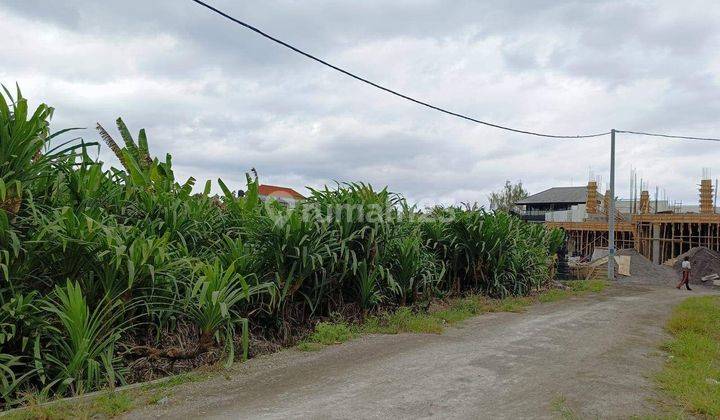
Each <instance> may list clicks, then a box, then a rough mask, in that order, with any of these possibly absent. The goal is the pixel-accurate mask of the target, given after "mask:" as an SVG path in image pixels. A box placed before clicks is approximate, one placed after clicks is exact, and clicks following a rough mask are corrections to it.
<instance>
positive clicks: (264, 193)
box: [258, 185, 305, 207]
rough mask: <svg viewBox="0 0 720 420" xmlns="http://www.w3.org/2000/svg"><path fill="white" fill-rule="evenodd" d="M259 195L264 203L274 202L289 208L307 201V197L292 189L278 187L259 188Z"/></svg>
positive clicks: (261, 186)
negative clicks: (299, 202)
mask: <svg viewBox="0 0 720 420" xmlns="http://www.w3.org/2000/svg"><path fill="white" fill-rule="evenodd" d="M258 195H259V196H260V200H261V201H263V202H265V201H269V200H274V201H277V202H279V203H281V204H284V205H286V206H289V207H293V206H294V205H295V204H297V202H298V201H302V200H305V196H303V195H302V194H300V193H299V192H297V191H295V190H293V189H292V188H288V187H279V186H277V185H260V186H258Z"/></svg>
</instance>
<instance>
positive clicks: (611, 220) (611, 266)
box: [607, 128, 615, 280]
mask: <svg viewBox="0 0 720 420" xmlns="http://www.w3.org/2000/svg"><path fill="white" fill-rule="evenodd" d="M608 202H609V203H610V211H608V270H607V272H608V280H615V129H614V128H613V129H612V130H610V198H609V201H608Z"/></svg>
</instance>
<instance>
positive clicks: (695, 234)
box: [545, 174, 720, 264]
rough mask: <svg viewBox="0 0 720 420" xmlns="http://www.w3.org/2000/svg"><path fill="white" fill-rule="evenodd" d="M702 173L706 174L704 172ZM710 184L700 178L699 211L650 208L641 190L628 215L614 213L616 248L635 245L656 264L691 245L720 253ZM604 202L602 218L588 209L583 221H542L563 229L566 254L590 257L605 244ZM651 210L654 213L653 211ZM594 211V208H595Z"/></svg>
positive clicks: (590, 194) (719, 228) (719, 216)
mask: <svg viewBox="0 0 720 420" xmlns="http://www.w3.org/2000/svg"><path fill="white" fill-rule="evenodd" d="M704 175H705V174H704ZM593 184H594V182H590V183H588V207H590V202H591V198H592V199H593V200H592V202H595V200H594V199H595V197H596V193H595V194H593V190H594V189H596V188H597V187H596V185H593ZM715 192H716V188H713V183H712V181H711V180H710V179H703V180H702V181H701V183H700V200H699V201H700V211H699V213H677V212H674V210H679V209H672V210H669V211H667V212H658V211H657V210H658V209H657V198H656V204H655V209H651V206H650V195H649V193H648V191H641V193H640V200H639V203H638V204H639V205H638V206H631V208H630V214H629V215H626V216H629V217H623V216H621V215H620V214H619V213H618V214H616V215H615V217H616V220H617V222H616V226H615V244H616V247H617V249H627V248H634V249H636V250H637V251H638V252H639V253H640V254H642V255H644V256H645V257H647V258H648V259H649V260H651V261H653V262H654V263H656V264H662V263H664V262H666V261H668V260H671V259H674V258H677V257H678V256H679V255H681V254H683V253H685V252H687V251H688V250H690V249H691V248H693V247H706V248H709V249H711V250H714V251H718V252H720V214H717V213H716V212H715V210H716V209H715V199H716V197H714V195H713V193H715ZM605 198H606V199H605V200H603V201H604V203H603V204H604V207H605V211H604V212H603V213H604V214H603V216H604V217H603V219H604V220H598V216H597V215H596V214H593V213H591V212H590V211H588V219H587V220H585V221H583V222H545V223H546V225H547V226H548V227H555V228H560V229H563V230H564V231H565V233H566V236H567V246H568V253H569V254H570V255H579V256H586V257H589V256H591V255H592V254H593V252H594V250H595V248H596V247H607V246H608V243H609V241H608V223H607V219H608V217H609V215H608V212H607V210H606V209H607V208H608V207H609V205H608V200H609V197H608V194H607V193H606V195H605ZM653 210H654V213H653V212H652V211H653ZM596 211H597V210H596Z"/></svg>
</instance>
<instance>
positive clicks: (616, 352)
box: [128, 285, 708, 419]
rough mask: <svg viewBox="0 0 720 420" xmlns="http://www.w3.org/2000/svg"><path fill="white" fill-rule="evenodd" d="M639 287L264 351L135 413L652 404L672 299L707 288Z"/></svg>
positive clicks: (586, 412)
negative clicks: (433, 326)
mask: <svg viewBox="0 0 720 420" xmlns="http://www.w3.org/2000/svg"><path fill="white" fill-rule="evenodd" d="M695 289H696V290H694V291H693V292H686V291H678V290H676V289H674V288H658V287H646V286H637V285H625V286H613V287H612V288H610V289H608V290H606V291H605V292H603V293H601V294H598V295H594V296H585V297H576V298H572V299H570V300H566V301H562V302H556V303H551V304H542V305H536V306H534V307H532V308H531V309H530V310H529V311H527V312H525V313H522V314H511V313H500V314H486V315H482V316H479V317H477V318H473V319H471V320H468V321H466V322H465V323H464V324H463V325H462V326H461V327H460V328H450V329H448V330H447V331H446V332H445V333H444V334H442V335H424V334H423V335H411V334H407V335H406V334H403V335H396V336H387V335H386V336H368V337H363V338H361V339H358V340H354V341H352V342H349V343H346V344H343V345H338V346H332V347H328V348H326V349H324V350H322V351H319V352H312V353H301V352H298V351H295V350H288V351H283V352H281V353H279V354H275V355H271V356H266V357H261V358H258V359H254V360H251V361H250V362H248V363H246V364H244V365H240V366H238V367H237V368H235V370H234V371H232V372H230V374H228V375H218V377H216V378H214V379H211V380H209V381H204V382H200V383H191V384H186V385H183V386H180V387H179V388H178V389H177V392H175V393H174V394H173V396H171V397H170V400H169V401H168V402H167V403H165V404H163V405H155V406H149V407H146V408H143V409H141V410H139V411H136V412H133V413H130V415H128V417H129V418H147V417H164V418H198V417H202V418H277V419H280V418H417V417H434V418H514V419H517V418H557V417H558V415H559V414H558V412H557V411H556V409H554V408H553V402H557V401H559V400H560V399H561V398H563V399H564V400H565V408H566V409H571V410H572V411H573V412H574V413H575V414H576V415H577V416H579V417H582V418H585V417H591V418H597V417H600V418H607V417H628V416H632V415H639V414H647V413H651V412H653V411H655V404H654V401H655V400H657V398H658V397H657V396H656V395H655V394H654V392H653V385H652V382H651V379H650V378H649V377H650V376H651V375H652V374H653V373H654V372H656V371H657V370H658V369H659V368H660V366H661V364H662V361H663V357H664V356H663V355H662V353H661V352H660V351H659V349H658V346H659V345H660V344H661V343H662V342H663V341H664V340H666V339H667V335H666V334H665V333H664V331H663V325H664V322H665V321H666V319H667V317H668V316H669V313H670V309H671V308H672V306H673V305H675V304H677V303H679V302H680V301H681V300H682V299H683V298H685V297H688V296H691V295H697V294H701V293H708V292H707V291H702V290H701V288H700V287H696V288H695Z"/></svg>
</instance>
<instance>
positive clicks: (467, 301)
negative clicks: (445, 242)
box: [297, 280, 608, 351]
mask: <svg viewBox="0 0 720 420" xmlns="http://www.w3.org/2000/svg"><path fill="white" fill-rule="evenodd" d="M607 285H608V283H607V282H605V281H602V280H578V281H572V282H569V283H568V287H569V288H568V289H549V290H545V291H543V292H541V293H538V294H536V295H534V296H510V297H506V298H503V299H492V298H488V297H487V296H483V295H478V294H470V295H468V296H465V297H462V298H453V299H449V300H448V302H447V304H446V305H444V306H442V307H441V308H438V309H436V310H430V311H420V310H418V311H413V310H412V309H411V308H408V307H401V308H399V309H398V310H396V311H394V312H392V311H391V312H383V313H381V314H378V315H376V316H372V317H369V318H367V319H365V320H364V321H363V322H362V323H360V324H357V325H348V323H346V322H336V323H333V322H320V323H318V324H317V325H316V326H315V330H314V332H313V333H312V334H311V335H310V336H309V337H308V338H307V339H306V340H303V341H302V342H300V343H299V344H298V346H297V348H298V350H301V351H316V350H320V349H322V348H323V347H324V346H326V345H332V344H340V343H344V342H346V341H348V340H350V339H352V338H355V337H356V336H358V335H360V334H399V333H420V334H422V333H425V334H440V333H442V331H443V329H444V327H445V326H447V325H454V324H457V323H459V322H462V321H464V320H466V319H468V318H471V317H473V316H476V315H480V314H483V313H489V312H523V311H524V310H525V309H527V307H528V306H530V305H532V304H534V303H535V302H540V303H545V302H555V301H558V300H562V299H566V298H569V297H571V296H579V295H583V294H586V293H597V292H601V291H603V290H604V289H605V288H606V287H607Z"/></svg>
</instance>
